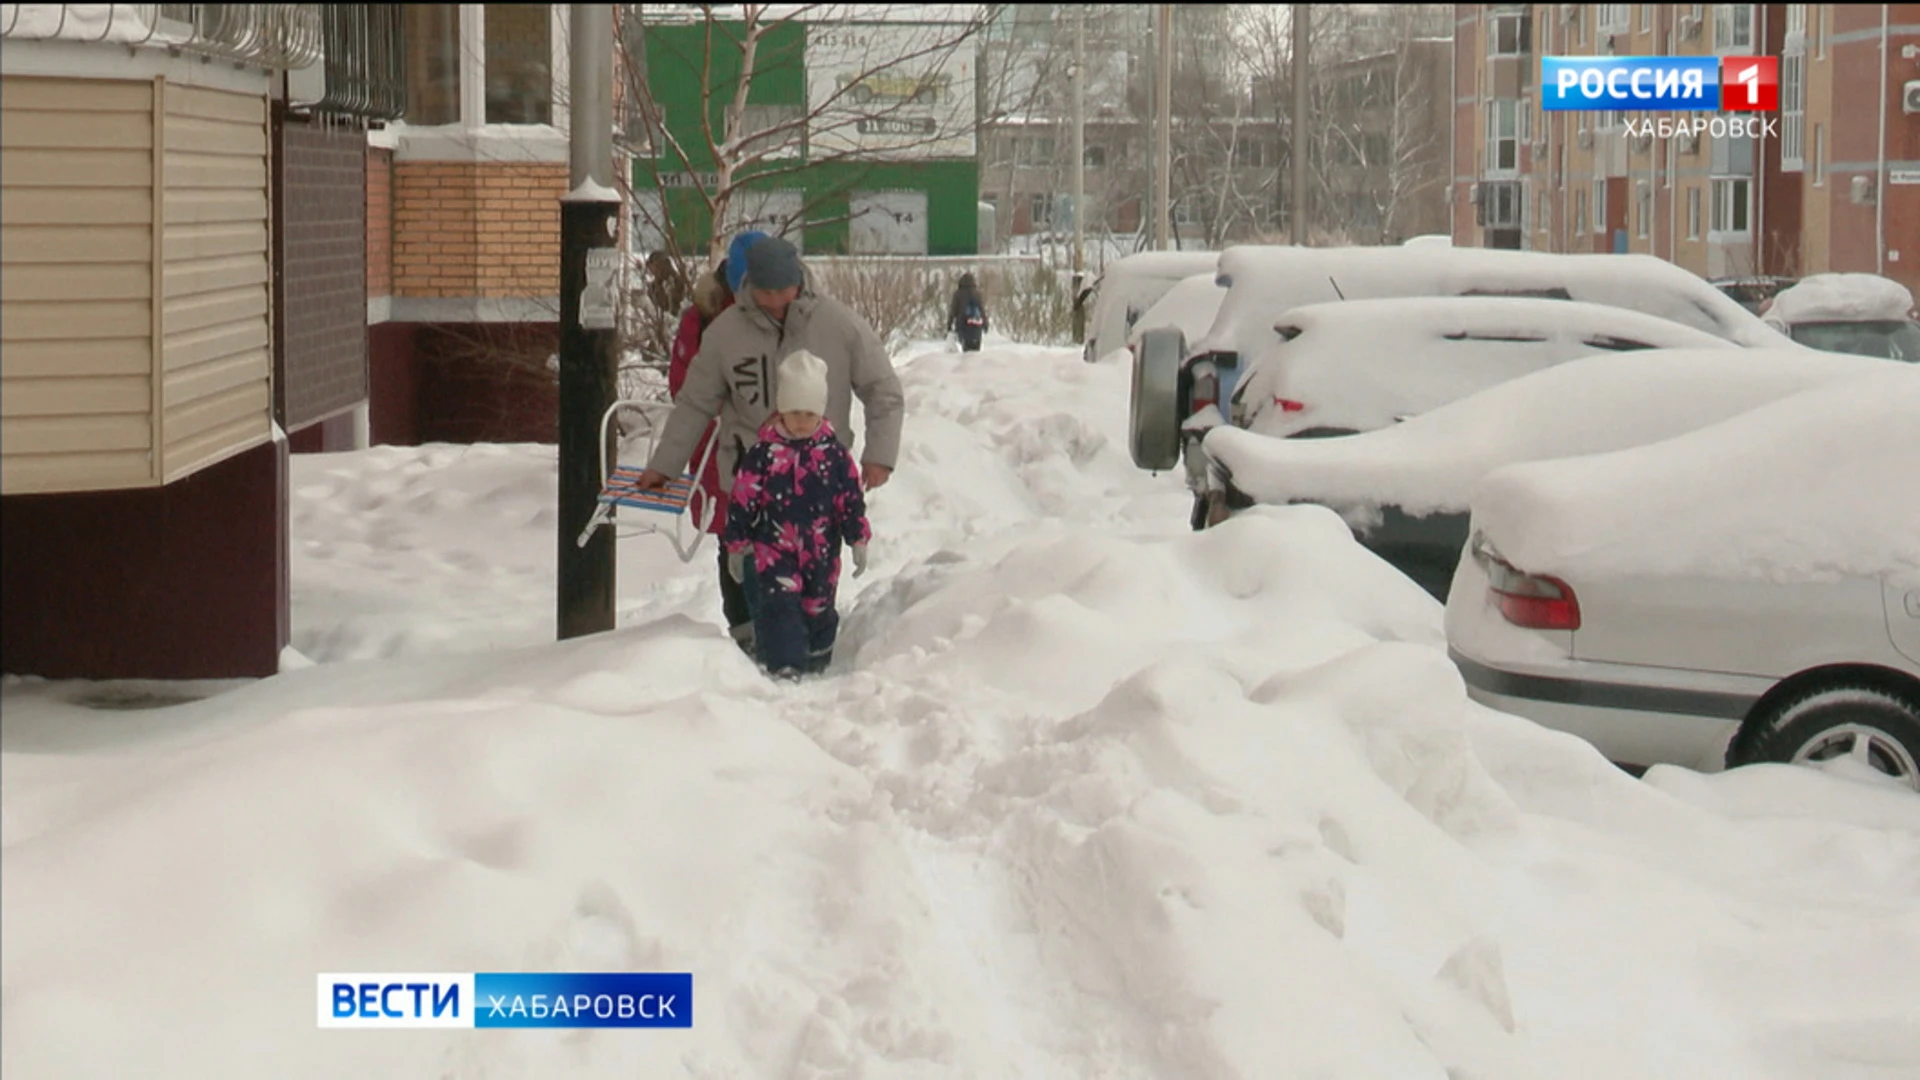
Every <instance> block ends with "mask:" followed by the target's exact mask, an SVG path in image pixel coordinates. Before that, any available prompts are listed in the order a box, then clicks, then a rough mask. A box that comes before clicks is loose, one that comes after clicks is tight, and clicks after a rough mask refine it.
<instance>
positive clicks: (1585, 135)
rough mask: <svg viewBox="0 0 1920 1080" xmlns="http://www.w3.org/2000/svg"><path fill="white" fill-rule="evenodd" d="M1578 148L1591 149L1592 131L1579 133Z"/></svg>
mask: <svg viewBox="0 0 1920 1080" xmlns="http://www.w3.org/2000/svg"><path fill="white" fill-rule="evenodd" d="M1580 149H1582V150H1591V149H1593V132H1591V131H1583V132H1581V133H1580Z"/></svg>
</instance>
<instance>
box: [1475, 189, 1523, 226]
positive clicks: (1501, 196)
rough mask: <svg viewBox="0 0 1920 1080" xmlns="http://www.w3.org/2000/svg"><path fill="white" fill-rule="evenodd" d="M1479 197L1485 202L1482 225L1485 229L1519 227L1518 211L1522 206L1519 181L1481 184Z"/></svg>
mask: <svg viewBox="0 0 1920 1080" xmlns="http://www.w3.org/2000/svg"><path fill="white" fill-rule="evenodd" d="M1480 197H1481V198H1482V199H1484V200H1485V202H1486V205H1485V211H1486V219H1485V222H1484V224H1485V225H1487V227H1489V228H1494V229H1517V228H1519V227H1520V211H1521V207H1522V206H1523V204H1524V199H1523V198H1522V192H1521V190H1520V181H1518V180H1496V181H1492V182H1490V183H1486V184H1482V185H1480Z"/></svg>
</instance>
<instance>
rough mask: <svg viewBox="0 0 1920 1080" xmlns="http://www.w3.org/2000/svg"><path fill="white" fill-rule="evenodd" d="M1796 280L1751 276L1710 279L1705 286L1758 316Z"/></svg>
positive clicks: (1771, 276)
mask: <svg viewBox="0 0 1920 1080" xmlns="http://www.w3.org/2000/svg"><path fill="white" fill-rule="evenodd" d="M1796 280H1798V279H1797V278H1790V277H1780V276H1778V275H1774V274H1753V275H1749V276H1746V277H1719V278H1712V279H1710V280H1708V282H1707V284H1709V285H1712V286H1713V287H1714V288H1716V289H1719V290H1720V291H1721V292H1723V293H1726V294H1727V295H1728V296H1729V297H1732V298H1733V301H1734V302H1735V303H1737V304H1739V305H1740V306H1741V307H1743V308H1746V309H1747V310H1748V311H1751V312H1753V313H1754V314H1755V315H1758V314H1760V313H1761V312H1763V311H1765V310H1766V308H1767V305H1768V304H1770V303H1772V302H1773V298H1774V297H1776V296H1778V295H1780V291H1781V290H1782V289H1790V288H1792V287H1793V283H1794V282H1795V281H1796Z"/></svg>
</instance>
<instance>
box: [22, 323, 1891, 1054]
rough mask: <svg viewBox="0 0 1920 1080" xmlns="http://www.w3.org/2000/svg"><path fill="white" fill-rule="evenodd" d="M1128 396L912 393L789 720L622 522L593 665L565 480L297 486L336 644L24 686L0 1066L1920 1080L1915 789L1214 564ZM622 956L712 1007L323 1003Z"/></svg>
mask: <svg viewBox="0 0 1920 1080" xmlns="http://www.w3.org/2000/svg"><path fill="white" fill-rule="evenodd" d="M1126 374H1127V373H1126V372H1125V371H1124V370H1123V369H1121V368H1117V367H1114V366H1111V365H1088V364H1084V363H1082V362H1081V360H1080V357H1079V352H1078V350H1074V349H1037V348H1023V347H1017V346H1009V347H1002V348H989V349H988V350H986V351H983V352H981V353H978V354H972V355H969V356H961V355H959V354H955V353H950V352H944V351H930V352H923V353H921V354H919V355H916V356H914V357H913V358H911V359H910V360H909V361H908V362H906V363H904V364H903V365H902V377H903V379H904V381H905V383H906V387H907V394H908V406H909V416H910V419H909V424H908V428H907V450H906V452H905V458H904V460H903V461H902V463H901V470H900V472H899V474H898V475H897V478H896V479H895V480H894V482H893V483H892V484H890V485H889V486H888V487H886V488H884V489H882V490H880V491H879V492H877V493H876V494H875V496H874V499H873V514H874V524H875V528H876V532H877V538H876V540H875V545H874V553H875V566H874V569H873V571H872V572H870V573H869V574H868V575H867V576H865V577H864V578H862V579H861V580H860V581H858V582H850V583H849V585H850V586H851V587H850V588H849V589H848V590H847V591H846V592H845V593H844V594H843V596H842V610H843V612H845V613H846V623H845V628H844V630H843V636H842V644H841V649H840V651H839V654H838V656H837V660H836V668H835V670H834V671H833V672H832V673H830V674H829V675H828V676H826V677H824V678H821V679H818V680H815V681H812V682H810V683H806V684H802V685H799V686H792V687H789V686H776V685H773V684H770V683H768V682H767V681H765V680H764V679H762V678H761V677H760V676H759V675H758V673H757V672H756V671H755V670H754V669H753V668H752V666H751V665H750V664H749V663H748V662H747V661H746V660H745V659H744V658H743V657H741V656H740V655H739V654H738V652H737V651H735V650H734V649H733V647H732V646H731V644H730V643H728V642H727V640H726V639H725V637H724V635H723V633H722V631H721V630H720V628H719V626H718V600H717V595H716V593H717V590H716V588H715V584H714V581H713V578H714V567H713V562H712V561H711V556H710V555H709V554H708V553H707V552H705V551H703V552H702V553H701V557H700V558H698V559H696V560H695V561H694V563H693V564H691V565H689V566H682V565H680V564H679V563H678V562H677V561H676V560H674V559H673V558H672V557H671V555H670V554H668V553H666V545H665V543H664V542H663V541H659V540H646V539H632V540H626V541H623V551H622V555H621V558H622V562H621V575H622V576H621V605H620V623H621V626H620V629H618V630H616V631H615V632H613V633H610V634H604V635H596V636H594V637H591V638H587V639H582V640H576V641H571V642H566V643H562V644H557V645H556V644H551V643H549V642H548V641H547V638H548V636H549V634H550V626H551V621H550V620H551V617H552V614H551V607H552V597H551V593H550V592H549V591H547V587H546V586H545V585H544V584H543V582H544V581H545V580H546V579H545V578H543V575H546V574H548V573H549V572H550V569H551V566H552V560H553V558H554V556H553V550H554V546H555V537H554V527H553V522H552V518H551V514H552V499H553V478H552V451H551V450H550V449H547V448H538V447H515V446H496V447H473V448H455V447H427V448H422V449H418V450H398V449H376V450H370V451H364V452H360V453H354V454H340V455H325V456H310V457H300V458H296V459H295V461H294V499H295V506H296V519H295V524H294V538H295V545H296V562H295V564H294V577H295V588H296V605H297V607H296V612H295V621H296V634H297V641H298V643H299V645H300V648H301V650H302V651H303V652H305V653H306V654H307V655H308V656H310V657H311V658H313V659H316V660H320V661H324V662H323V663H320V664H318V665H316V666H312V667H306V668H302V669H300V670H294V671H289V672H287V673H286V674H283V675H281V676H279V677H277V678H274V679H269V680H264V681H260V682H257V683H253V684H249V685H244V686H241V687H238V688H233V689H228V690H227V692H225V693H223V694H220V695H218V696H213V697H208V698H206V699H205V700H201V701H197V702H190V703H186V704H175V705H171V706H169V707H164V708H154V709H150V710H145V711H109V710H103V709H99V708H90V707H88V706H87V705H85V704H84V702H86V701H89V700H92V701H96V702H97V701H99V700H101V699H102V697H103V694H105V693H106V691H109V690H114V691H118V692H122V693H123V694H125V695H127V696H129V697H130V696H131V695H132V694H134V693H136V692H138V691H140V690H141V689H143V688H141V687H139V686H117V687H116V686H109V687H104V688H103V687H101V686H98V685H80V684H63V683H44V682H38V681H33V680H13V681H10V682H9V683H8V684H7V685H6V686H5V708H4V710H0V747H3V748H4V754H0V850H3V851H4V859H5V867H4V873H0V937H3V938H4V940H3V941H0V956H4V958H5V966H4V969H3V971H0V1016H4V1024H5V1028H6V1033H7V1037H6V1039H5V1040H4V1041H3V1042H0V1071H4V1072H5V1074H6V1075H7V1076H9V1077H14V1076H19V1077H28V1078H31V1077H38V1076H58V1077H89V1076H127V1075H138V1076H192V1077H196V1078H223V1077H242V1076H244V1077H255V1076H275V1077H288V1078H295V1080H298V1078H302V1077H334V1076H341V1075H352V1076H367V1077H387V1076H393V1077H401V1076H422V1075H438V1076H447V1077H491V1078H498V1077H551V1076H585V1077H591V1076H616V1075H618V1076H628V1075H636V1074H637V1075H674V1076H691V1077H702V1078H709V1077H710V1078H718V1077H805V1078H824V1077H856V1076H857V1077H916V1078H917V1077H977V1076H1006V1077H1034V1078H1042V1077H1044V1078H1053V1077H1059V1078H1082V1077H1094V1076H1099V1077H1127V1078H1131V1077H1178V1078H1181V1080H1191V1078H1203V1080H1204V1078H1213V1077H1263V1078H1265V1077H1408V1078H1428V1077H1430V1078H1432V1080H1464V1078H1474V1080H1493V1078H1506V1077H1511V1078H1528V1080H1532V1078H1539V1077H1555V1078H1561V1077H1589V1076H1591V1077H1610V1078H1611V1077H1623V1076H1632V1077H1636V1078H1660V1077H1674V1078H1682V1077H1684V1078H1688V1080H1695V1078H1712V1077H1728V1078H1733V1077H1738V1078H1742V1080H1749V1078H1762V1080H1764V1078H1775V1077H1779V1078H1786V1077H1796V1078H1798V1077H1805V1078H1820V1080H1854V1078H1858V1080H1868V1078H1874V1080H1881V1078H1891V1077H1895V1076H1911V1075H1913V1074H1914V1073H1915V1071H1916V1070H1920V1029H1916V1027H1915V1025H1914V1019H1913V1018H1914V1017H1916V1016H1920V904H1916V901H1915V897H1916V896H1920V801H1916V800H1913V799H1912V798H1911V797H1909V796H1906V795H1903V794H1898V793H1892V792H1889V791H1886V790H1883V789H1881V788H1879V787H1875V786H1868V785H1861V784H1856V783H1855V782H1851V781H1848V780H1845V779H1840V778H1836V777H1832V776H1828V775H1824V774H1820V773H1816V772H1813V771H1811V770H1795V769H1787V768H1756V769H1749V770H1745V771H1743V772H1741V773H1738V774H1731V775H1726V776H1698V775H1695V774H1693V773H1690V772H1686V771H1683V770H1675V769H1655V770H1653V771H1652V772H1650V773H1649V774H1648V778H1647V781H1646V782H1641V781H1637V780H1634V779H1632V778H1630V777H1628V776H1626V775H1624V774H1622V773H1620V772H1619V771H1618V770H1616V769H1614V768H1612V767H1611V766H1609V765H1608V764H1606V763H1605V762H1604V761H1602V760H1601V759H1600V758H1599V757H1598V756H1597V755H1596V754H1595V753H1594V752H1593V751H1592V750H1591V749H1589V748H1588V747H1587V746H1586V745H1585V744H1584V743H1581V742H1579V741H1578V740H1576V739H1574V738H1572V737H1570V736H1565V735H1561V734H1557V733H1553V732H1547V731H1543V730H1541V729H1539V728H1536V727H1534V726H1533V725H1531V724H1528V723H1526V722H1524V721H1521V720H1518V719H1516V718H1512V717H1507V716H1504V715H1502V714H1498V713H1493V712H1490V711H1488V710H1485V709H1482V708H1480V707H1478V706H1475V705H1473V704H1471V703H1469V702H1468V701H1467V699H1466V696H1465V694H1464V691H1463V689H1462V686H1461V683H1460V680H1459V677H1458V675H1457V674H1456V673H1455V672H1454V670H1453V668H1452V667H1451V665H1450V664H1449V663H1448V662H1447V660H1446V658H1445V654H1444V653H1443V652H1442V650H1441V645H1442V640H1441V630H1440V614H1441V613H1440V609H1439V607H1438V606H1437V605H1435V604H1434V603H1433V602H1432V601H1431V600H1430V599H1428V598H1427V597H1426V595H1425V594H1424V593H1422V592H1421V591H1420V590H1419V589H1418V588H1417V587H1416V586H1414V585H1413V584H1412V583H1411V582H1408V581H1406V580H1405V579H1403V578H1401V577H1400V576H1399V575H1397V574H1396V573H1394V572H1393V571H1392V570H1391V569H1390V568H1388V567H1387V566H1386V565H1385V564H1383V563H1381V562H1379V561H1378V560H1376V559H1374V558H1373V557H1372V556H1370V555H1368V554H1367V553H1366V552H1365V551H1364V550H1362V549H1361V548H1359V547H1358V546H1357V545H1356V544H1355V543H1354V542H1353V541H1352V539H1351V537H1350V534H1349V533H1348V532H1347V531H1346V529H1345V528H1344V526H1342V524H1341V523H1340V521H1339V519H1338V518H1336V517H1335V516H1334V515H1333V514H1332V513H1331V512H1329V511H1326V510H1323V509H1320V508H1317V507H1261V508H1257V509H1255V510H1253V511H1251V512H1248V513H1246V514H1244V515H1242V516H1241V517H1239V518H1237V519H1235V520H1234V521H1232V522H1229V523H1228V524H1226V525H1225V526H1222V527H1220V528H1218V529H1214V530H1210V531H1208V532H1206V533H1201V534H1193V533H1188V532H1185V531H1184V522H1185V511H1186V503H1187V499H1186V493H1185V491H1184V489H1183V488H1182V487H1181V486H1180V484H1179V482H1178V480H1177V479H1176V478H1174V477H1172V476H1160V477H1150V476H1147V475H1145V474H1142V473H1139V472H1137V471H1136V470H1134V469H1133V468H1132V467H1131V466H1130V465H1129V464H1128V462H1127V459H1126V454H1125V450H1124V438H1123V435H1124V424H1125V419H1124V411H1125V410H1124V405H1125V401H1126V397H1127V385H1126V381H1125V379H1126ZM145 689H153V688H151V687H149V688H145ZM202 689H203V690H204V689H207V688H202ZM627 969H637V970H666V971H691V972H693V973H694V980H695V982H694V985H695V1001H696V1003H697V1008H696V1020H695V1026H694V1027H693V1028H692V1029H691V1030H690V1031H641V1032H634V1031H577V1032H544V1031H465V1032H462V1031H430V1030H419V1031H408V1032H379V1033H373V1032H361V1031H336V1030H327V1031H322V1030H318V1029H316V1028H315V1027H314V1026H313V1006H314V1003H313V1001H312V999H311V998H310V996H309V995H311V994H312V993H313V987H314V982H313V975H314V973H315V972H319V971H355V970H360V971H476V970H477V971H489V970H494V971H498V970H555V971H568V970H627Z"/></svg>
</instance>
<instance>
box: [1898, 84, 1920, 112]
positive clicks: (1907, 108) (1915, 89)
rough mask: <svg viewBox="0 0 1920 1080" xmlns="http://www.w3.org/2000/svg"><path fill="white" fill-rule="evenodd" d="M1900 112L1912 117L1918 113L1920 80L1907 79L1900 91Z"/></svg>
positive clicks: (1919, 107) (1919, 106)
mask: <svg viewBox="0 0 1920 1080" xmlns="http://www.w3.org/2000/svg"><path fill="white" fill-rule="evenodd" d="M1900 111H1901V112H1903V113H1906V114H1907V115H1908V116H1912V115H1913V114H1914V113H1920V79H1908V80H1907V85H1906V86H1904V87H1902V88H1901V90H1900Z"/></svg>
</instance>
